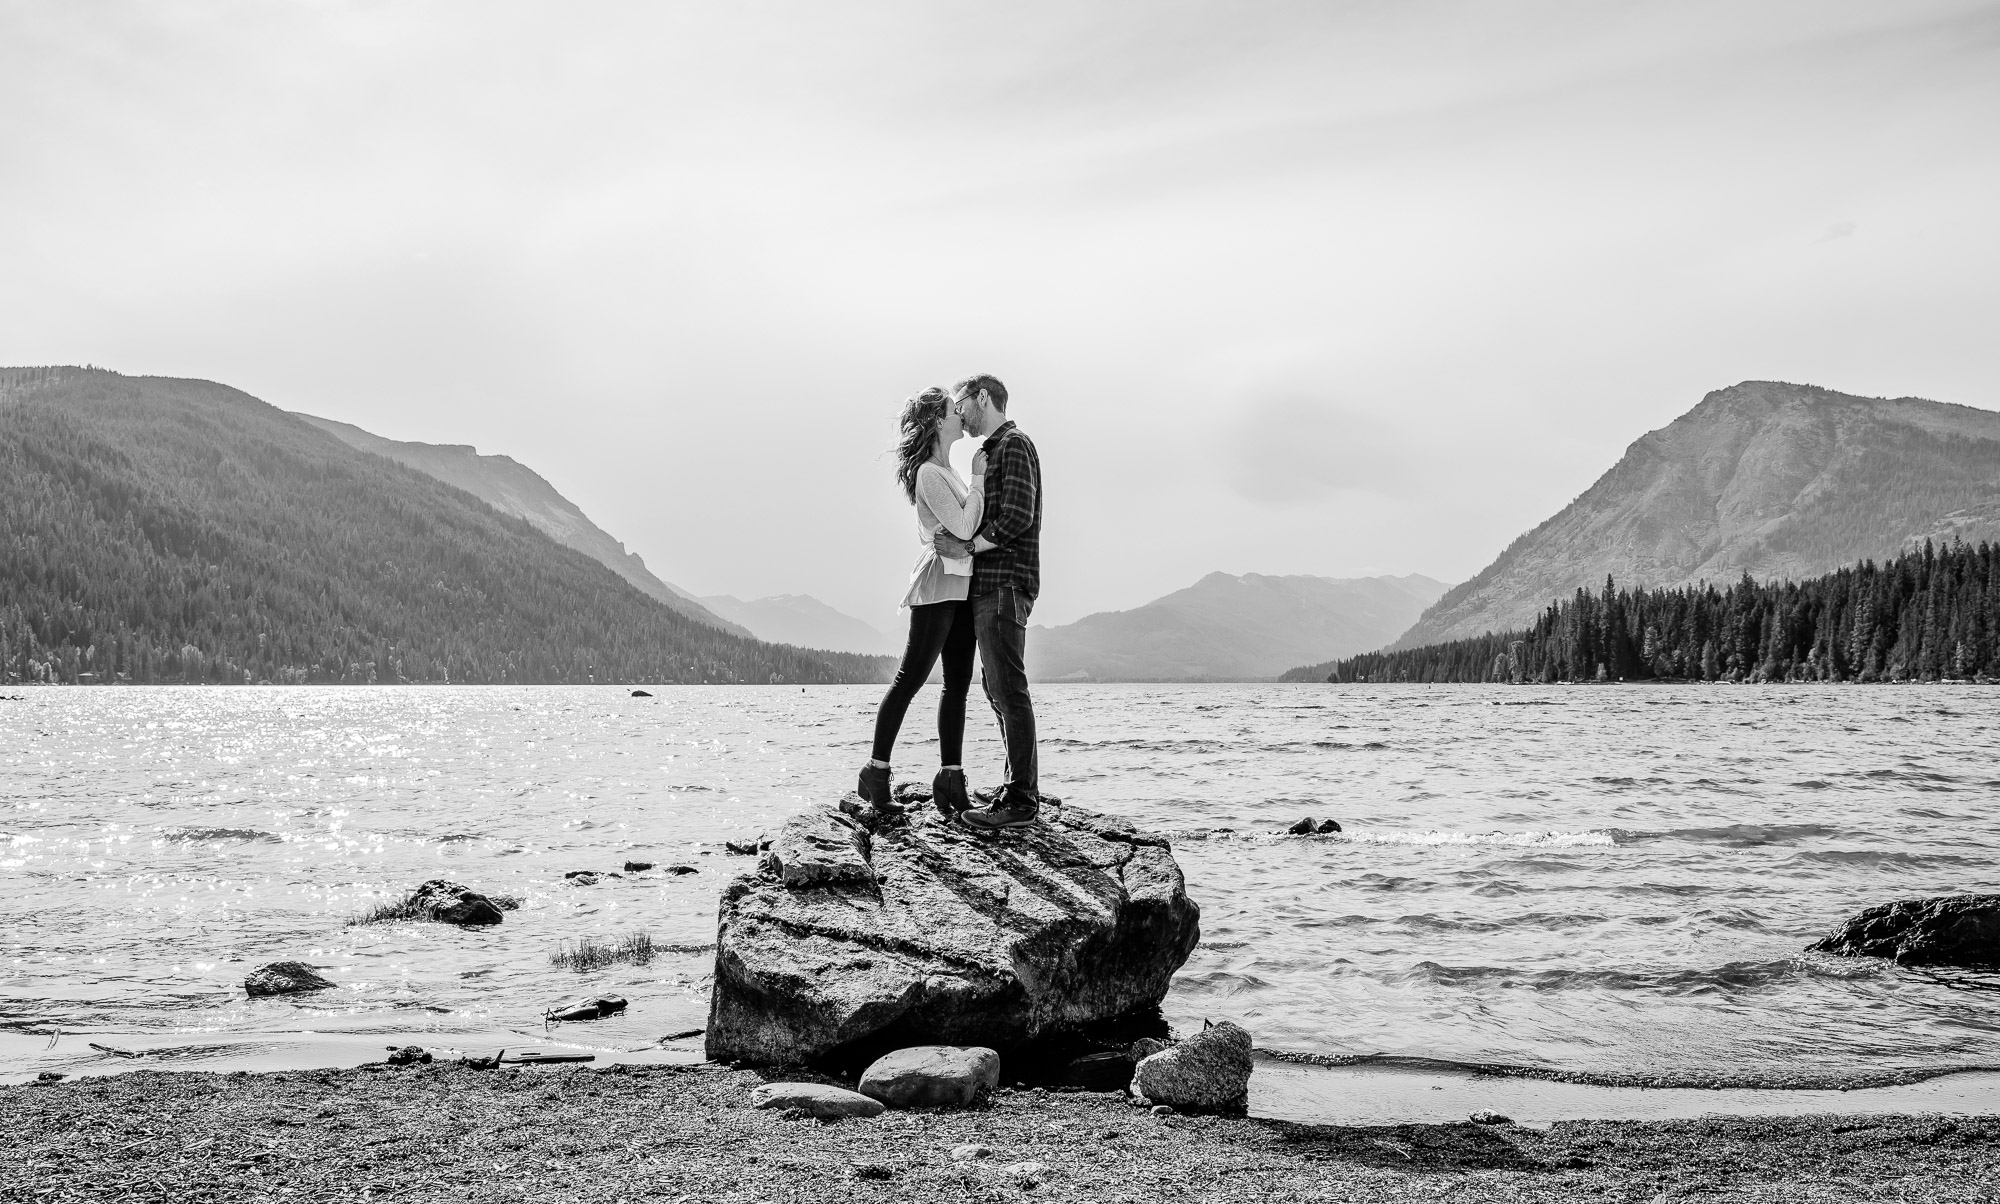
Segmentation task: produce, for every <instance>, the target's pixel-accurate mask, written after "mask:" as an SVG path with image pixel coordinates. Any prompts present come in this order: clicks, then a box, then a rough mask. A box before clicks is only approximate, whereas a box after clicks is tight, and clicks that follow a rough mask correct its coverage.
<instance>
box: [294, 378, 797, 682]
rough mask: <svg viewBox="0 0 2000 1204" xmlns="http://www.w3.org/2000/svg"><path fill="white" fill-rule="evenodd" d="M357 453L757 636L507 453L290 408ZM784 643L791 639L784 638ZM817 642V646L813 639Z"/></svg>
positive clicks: (675, 605)
mask: <svg viewBox="0 0 2000 1204" xmlns="http://www.w3.org/2000/svg"><path fill="white" fill-rule="evenodd" d="M293 417H294V418H297V419H299V420H300V421H301V422H304V423H306V424H307V425H308V426H315V427H318V428H319V429H320V430H323V431H325V432H326V433H327V434H329V435H332V436H333V437H334V438H336V439H338V440H340V441H341V442H342V443H345V444H347V446H349V447H351V448H354V449H355V450H357V451H365V452H373V453H374V454H375V455H378V456H386V457H388V458H389V459H391V460H394V461H395V462H396V463H398V464H402V465H406V466H408V467H410V468H414V469H416V470H417V471H418V472H421V473H424V474H426V475H428V476H433V477H436V478H437V479H438V480H440V481H443V482H444V483H445V484H447V485H451V486H454V487H456V488H459V489H463V490H465V491H466V492H467V493H469V494H471V495H472V496H473V497H476V498H478V499H479V500H480V501H482V502H485V503H486V504H487V505H489V506H491V507H493V508H494V509H495V510H498V511H499V512H500V513H502V514H511V515H513V516H514V517H516V518H525V519H527V520H528V522H529V523H530V524H532V525H533V526H534V528H535V530H537V531H540V532H541V533H542V534H544V535H546V536H548V537H549V538H550V539H553V540H555V541H556V542H557V543H559V544H561V545H562V546H564V547H566V548H575V549H576V550H577V551H579V552H582V553H583V554H584V555H586V556H588V557H590V558H591V559H592V560H595V561H596V562H597V563H599V564H601V565H603V566H604V567H605V568H608V569H610V570H611V571H612V572H614V573H616V574H618V575H619V576H620V577H623V578H624V579H625V580H627V581H629V582H631V583H632V584H633V585H634V586H636V587H637V588H638V590H639V592H640V593H642V594H645V595H646V596H647V597H649V598H651V599H653V600H654V601H655V602H659V603H662V604H664V605H665V606H666V608H667V609H668V610H678V611H680V612H681V613H682V614H684V615H686V616H687V617H688V618H690V619H693V620H694V621H695V622H697V623H706V624H707V625H708V626H710V627H720V628H721V629H722V630H724V631H729V632H734V633H735V634H737V635H747V636H750V637H752V638H756V634H757V633H755V632H753V631H751V630H750V629H749V628H747V627H743V626H741V625H739V624H736V623H732V622H730V621H729V620H727V619H725V618H723V617H722V616H720V615H718V614H716V613H714V612H713V611H711V610H709V609H708V608H707V607H705V606H703V605H702V604H701V603H699V602H697V601H695V600H694V598H693V597H692V596H691V595H689V594H688V593H687V592H686V591H685V590H682V589H679V588H678V587H676V586H674V585H673V584H671V583H669V582H666V581H662V580H660V579H659V578H658V577H656V576H654V575H653V573H652V571H651V570H649V569H647V567H646V562H645V561H644V560H641V559H640V558H639V557H638V556H637V555H635V554H634V553H631V552H628V551H626V550H625V545H624V544H622V543H620V542H618V540H616V539H614V538H612V536H611V534H610V533H609V532H608V531H606V530H604V529H603V528H602V527H599V526H598V525H597V524H596V523H594V522H592V521H590V516H589V515H587V514H585V513H584V512H583V511H582V510H581V509H580V508H578V506H577V504H576V503H575V502H572V501H570V500H569V499H568V498H566V497H564V496H563V495H562V494H560V493H558V492H557V491H556V488H555V486H553V485H551V484H549V483H548V482H547V481H546V480H544V479H542V475H541V474H540V473H538V472H536V471H535V470H534V469H532V468H529V467H528V466H527V465H525V464H522V463H520V462H518V461H516V460H514V459H513V458H512V457H509V456H482V455H480V454H479V452H478V450H477V449H475V448H472V447H468V446H466V445H464V444H448V443H442V444H441V443H404V442H401V441H399V440H396V439H384V438H383V437H382V436H380V435H377V434H374V433H372V432H369V431H364V430H362V429H361V428H360V427H358V426H354V425H352V424H350V423H346V422H335V421H334V420H333V419H331V418H317V417H314V416H313V415H311V414H294V415H293ZM781 642H783V643H796V642H797V641H793V640H785V641H781ZM811 646H812V647H820V646H821V645H811Z"/></svg>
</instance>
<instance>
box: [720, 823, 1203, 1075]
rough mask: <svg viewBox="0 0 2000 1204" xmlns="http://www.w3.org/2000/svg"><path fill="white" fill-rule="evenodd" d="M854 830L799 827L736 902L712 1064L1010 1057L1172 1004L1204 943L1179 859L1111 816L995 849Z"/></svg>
mask: <svg viewBox="0 0 2000 1204" xmlns="http://www.w3.org/2000/svg"><path fill="white" fill-rule="evenodd" d="M1044 814H1045V816H1046V815H1047V813H1046V812H1045V813H1044ZM848 821H849V817H848V816H845V815H842V814H841V813H840V812H839V810H838V809H837V806H836V805H833V804H828V805H824V806H817V807H813V808H810V809H808V811H806V812H805V813H803V814H801V815H798V816H795V817H793V819H792V820H790V821H787V823H786V825H785V828H784V830H783V832H781V833H780V835H779V836H778V837H777V838H776V839H774V840H773V841H772V844H771V855H770V857H769V858H767V859H766V861H765V863H764V865H763V866H762V867H760V870H759V872H758V873H755V874H746V875H743V876H741V877H738V878H736V879H735V880H734V881H732V882H731V883H730V884H729V886H728V887H727V888H726V890H725V891H724V892H723V896H722V906H721V923H720V933H719V936H718V941H717V947H716V959H715V988H714V991H713V993H712V995H711V997H710V1009H709V1023H708V1033H707V1053H708V1056H709V1057H710V1058H712V1059H715V1060H718V1061H744V1062H750V1063H752V1064H756V1065H772V1064H780V1063H787V1062H799V1063H814V1062H826V1061H829V1060H831V1061H843V1060H845V1061H850V1062H852V1063H853V1064H861V1063H865V1062H866V1061H868V1060H870V1058H872V1056H874V1055H876V1054H879V1053H881V1052H885V1051H888V1050H893V1049H896V1048H900V1047H903V1046H908V1045H918V1044H953V1045H983V1046H986V1047H989V1048H992V1049H996V1050H999V1051H1000V1052H1001V1053H1002V1054H1003V1055H1005V1054H1010V1053H1012V1052H1013V1051H1016V1050H1020V1049H1023V1048H1025V1047H1027V1046H1028V1045H1029V1044H1030V1043H1032V1042H1035V1041H1037V1040H1039V1039H1041V1038H1044V1037H1050V1036H1054V1035H1056V1034H1061V1033H1067V1032H1072V1031H1075V1030H1077V1029H1080V1028H1083V1027H1084V1026H1086V1025H1089V1024H1092V1023H1093V1022H1096V1021H1100V1020H1107V1019H1110V1018H1113V1017H1117V1016H1123V1015H1126V1014H1128V1013H1131V1012H1135V1011H1138V1010H1140V1009H1144V1008H1149V1007H1156V1006H1157V1005H1158V1004H1159V1002H1160V1000H1161V999H1162V998H1163V997H1164V996H1165V995H1166V991H1167V985H1168V983H1169V981H1170V980H1171V979H1172V977H1173V974H1174V971H1175V970H1177V969H1179V968H1180V966H1181V963H1182V962H1184V961H1186V960H1187V956H1188V954H1189V952H1190V951H1192V950H1193V948H1194V946H1195V942H1196V941H1197V940H1198V939H1199V938H1200V916H1201V911H1200V908H1198V907H1196V906H1195V904H1194V902H1193V901H1192V900H1191V899H1189V898H1188V897H1187V891H1186V888H1185V885H1184V883H1183V881H1182V878H1181V871H1180V867H1179V866H1178V865H1177V864H1175V862H1174V858H1173V854H1172V852H1171V850H1170V849H1169V847H1168V844H1167V842H1166V841H1165V840H1164V839H1162V838H1160V837H1157V836H1151V835H1147V834H1145V833H1141V832H1136V831H1134V830H1133V829H1132V828H1131V826H1130V825H1128V824H1126V823H1124V822H1122V821H1119V820H1116V819H1113V818H1111V817H1107V816H1099V815H1092V814H1090V813H1088V812H1085V811H1082V810H1080V809H1078V808H1075V807H1065V808H1063V810H1062V815H1061V817H1060V818H1059V819H1057V820H1055V821H1053V822H1050V823H1046V824H1042V825H1037V826H1036V827H1033V828H1025V829H1017V830H1013V831H1009V832H1007V833H1005V834H1003V835H1001V836H999V837H998V838H995V839H982V838H981V837H979V836H977V835H975V834H973V833H972V832H969V831H967V830H966V829H964V828H961V827H958V826H956V825H952V824H949V823H947V822H945V821H944V820H943V819H942V818H941V817H939V816H937V815H936V814H935V813H933V812H930V811H913V812H911V813H910V814H909V815H908V816H907V817H903V818H891V819H884V820H881V821H878V822H879V823H880V826H879V827H877V828H876V829H875V830H873V831H868V830H865V829H861V828H857V827H855V826H853V825H852V824H851V822H848Z"/></svg>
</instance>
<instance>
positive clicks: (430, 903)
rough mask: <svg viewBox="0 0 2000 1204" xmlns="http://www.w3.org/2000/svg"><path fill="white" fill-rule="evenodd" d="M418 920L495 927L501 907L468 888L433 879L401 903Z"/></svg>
mask: <svg viewBox="0 0 2000 1204" xmlns="http://www.w3.org/2000/svg"><path fill="white" fill-rule="evenodd" d="M404 906H405V907H407V908H408V909H409V911H410V913H411V914H412V915H414V916H416V917H417V918H418V919H424V920H436V921H438V922H439V923H443V924H498V923H499V922H500V918H501V917H500V910H501V909H500V907H499V905H498V904H497V903H495V902H494V901H493V900H492V899H489V898H487V897H486V896H485V895H482V894H480V893H479V892H478V891H476V890H473V889H472V888H471V887H469V886H460V885H459V884H458V883H456V882H447V881H445V880H444V879H443V878H433V879H431V880H430V881H429V882H426V883H424V884H423V885H422V886H419V887H418V888H417V889H416V891H415V893H413V894H411V896H410V897H409V899H407V900H406V901H405V902H404Z"/></svg>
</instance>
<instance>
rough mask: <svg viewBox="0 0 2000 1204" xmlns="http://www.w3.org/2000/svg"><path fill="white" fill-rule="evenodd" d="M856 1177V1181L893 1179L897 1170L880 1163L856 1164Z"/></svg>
mask: <svg viewBox="0 0 2000 1204" xmlns="http://www.w3.org/2000/svg"><path fill="white" fill-rule="evenodd" d="M854 1177H855V1178H856V1179H893V1178H895V1177H896V1170H895V1168H894V1167H888V1166H883V1165H882V1164H881V1163H879V1162H857V1163H855V1164H854Z"/></svg>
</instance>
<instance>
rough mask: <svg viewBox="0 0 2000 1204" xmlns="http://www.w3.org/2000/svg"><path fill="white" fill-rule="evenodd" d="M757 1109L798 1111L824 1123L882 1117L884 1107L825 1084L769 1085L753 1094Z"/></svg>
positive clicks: (751, 1095)
mask: <svg viewBox="0 0 2000 1204" xmlns="http://www.w3.org/2000/svg"><path fill="white" fill-rule="evenodd" d="M750 1106H751V1107H753V1108H780V1109H788V1108H797V1109H799V1110H800V1111H802V1112H810V1113H811V1114H812V1115H814V1116H817V1117H819V1118H820V1119H821V1120H831V1119H832V1118H834V1117H837V1116H880V1115H882V1110H883V1106H884V1105H883V1103H882V1101H881V1100H878V1099H869V1098H868V1097H867V1096H865V1095H862V1094H861V1093H860V1092H858V1091H849V1090H848V1089H847V1088H845V1087H833V1086H829V1085H827V1084H825V1083H766V1084H764V1085H763V1086H762V1087H758V1088H756V1089H754V1090H753V1091H751V1092H750Z"/></svg>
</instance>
